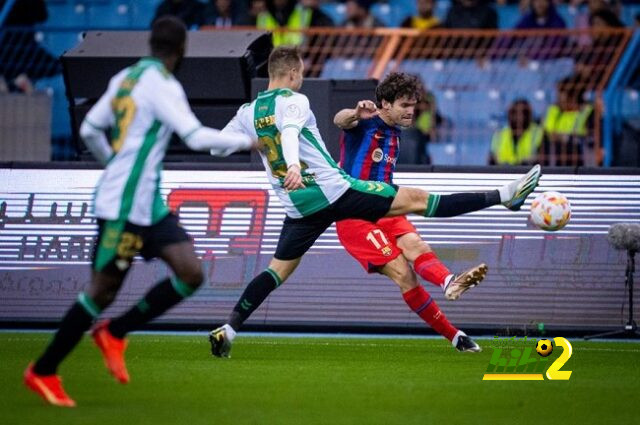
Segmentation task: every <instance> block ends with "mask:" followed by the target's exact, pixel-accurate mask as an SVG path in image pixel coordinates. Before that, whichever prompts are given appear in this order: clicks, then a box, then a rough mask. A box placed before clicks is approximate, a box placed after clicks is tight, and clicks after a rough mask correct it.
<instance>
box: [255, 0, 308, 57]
mask: <svg viewBox="0 0 640 425" xmlns="http://www.w3.org/2000/svg"><path fill="white" fill-rule="evenodd" d="M296 3H297V2H296V1H295V0H267V10H266V11H265V12H262V13H260V14H259V15H258V18H257V20H256V27H257V28H260V29H264V30H269V31H273V35H272V40H273V46H274V47H277V46H281V45H299V44H302V41H303V40H304V38H303V35H302V34H301V33H300V32H297V31H296V30H303V29H305V28H309V26H310V24H311V17H312V11H311V10H310V9H309V8H306V7H303V6H302V5H297V4H296ZM282 30H285V31H282Z"/></svg>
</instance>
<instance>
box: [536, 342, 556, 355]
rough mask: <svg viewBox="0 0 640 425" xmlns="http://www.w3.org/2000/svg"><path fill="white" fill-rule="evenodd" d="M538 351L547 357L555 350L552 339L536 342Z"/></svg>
mask: <svg viewBox="0 0 640 425" xmlns="http://www.w3.org/2000/svg"><path fill="white" fill-rule="evenodd" d="M536 351H537V352H538V354H540V355H541V356H542V357H547V356H548V355H549V354H551V353H552V352H553V345H551V341H549V340H548V339H541V340H538V342H537V343H536Z"/></svg>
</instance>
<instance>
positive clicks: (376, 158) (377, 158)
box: [371, 148, 398, 165]
mask: <svg viewBox="0 0 640 425" xmlns="http://www.w3.org/2000/svg"><path fill="white" fill-rule="evenodd" d="M371 159H372V160H373V162H381V161H384V162H386V163H387V164H389V163H391V164H393V165H395V164H396V161H397V160H398V159H397V158H396V157H393V156H389V154H385V153H384V152H382V149H380V148H376V149H375V150H374V151H373V153H372V154H371Z"/></svg>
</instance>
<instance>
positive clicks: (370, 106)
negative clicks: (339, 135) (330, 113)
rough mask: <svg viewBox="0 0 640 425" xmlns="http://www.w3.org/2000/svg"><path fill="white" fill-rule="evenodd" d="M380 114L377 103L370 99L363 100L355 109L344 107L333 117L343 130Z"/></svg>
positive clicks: (334, 121)
mask: <svg viewBox="0 0 640 425" xmlns="http://www.w3.org/2000/svg"><path fill="white" fill-rule="evenodd" d="M376 115H378V108H377V107H376V104H375V103H373V102H372V101H370V100H361V101H360V102H358V104H357V105H356V107H355V108H353V109H349V108H347V109H343V110H341V111H339V112H338V113H337V114H336V115H335V116H334V117H333V123H334V124H335V125H336V126H337V127H338V128H340V129H341V130H348V129H350V128H354V127H355V126H357V125H358V122H359V121H360V120H363V119H365V120H366V119H369V118H373V117H375V116H376Z"/></svg>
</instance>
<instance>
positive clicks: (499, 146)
mask: <svg viewBox="0 0 640 425" xmlns="http://www.w3.org/2000/svg"><path fill="white" fill-rule="evenodd" d="M507 115H508V121H509V123H508V124H507V125H506V126H504V127H503V128H501V129H500V130H497V131H496V132H495V133H494V134H493V138H492V140H491V153H490V155H489V164H492V165H495V164H498V165H522V164H535V163H537V162H538V152H539V151H540V149H541V146H542V145H543V143H542V141H543V138H544V130H543V129H542V127H541V126H540V125H538V124H537V123H535V122H534V120H533V112H532V111H531V105H529V102H527V101H526V100H525V99H517V100H515V101H513V103H512V104H511V106H510V107H509V112H508V114H507Z"/></svg>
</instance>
